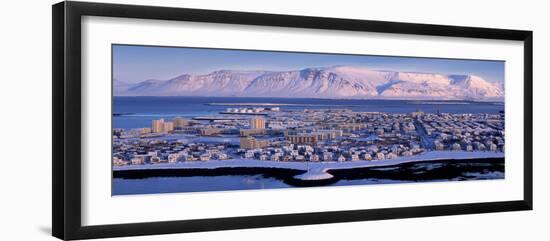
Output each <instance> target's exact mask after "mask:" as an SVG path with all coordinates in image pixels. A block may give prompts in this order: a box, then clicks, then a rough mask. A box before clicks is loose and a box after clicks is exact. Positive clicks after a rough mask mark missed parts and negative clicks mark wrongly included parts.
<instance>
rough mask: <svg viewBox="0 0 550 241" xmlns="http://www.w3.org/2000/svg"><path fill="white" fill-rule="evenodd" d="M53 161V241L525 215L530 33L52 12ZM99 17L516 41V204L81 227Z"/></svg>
mask: <svg viewBox="0 0 550 241" xmlns="http://www.w3.org/2000/svg"><path fill="white" fill-rule="evenodd" d="M52 16H53V17H52V18H53V19H52V24H53V34H52V37H53V40H52V51H53V54H52V56H53V57H52V62H53V70H52V79H53V86H52V89H53V99H52V103H53V119H52V123H53V125H52V131H53V135H52V136H53V138H52V143H53V150H52V153H53V156H52V160H53V161H52V175H53V182H52V189H53V195H52V233H53V236H55V237H57V238H60V239H66V240H69V239H88V238H106V237H120V236H135V235H151V234H168V233H185V232H200V231H214V230H229V229H244V228H261V227H276V226H290V225H309V224H322V223H337V222H351V221H366V220H380V219H397V218H413V217H427V216H442V215H457V214H473V213H489V212H502V211H518V210H532V207H533V206H532V205H533V181H532V180H533V178H532V176H533V175H532V173H533V152H532V147H533V143H532V133H533V127H532V122H533V97H532V94H533V32H532V31H523V30H507V29H491V28H475V27H459V26H443V25H429V24H414V23H397V22H383V21H366V20H353V19H336V18H323V17H306V16H290V15H277V14H262V13H247V12H229V11H215V10H197V9H184V8H171V7H151V6H136V5H120V4H105V3H90V2H70V1H68V2H67V1H66V2H60V3H57V4H55V5H53V6H52ZM83 16H103V17H120V18H135V19H158V20H175V21H193V22H206V23H228V24H244V25H258V26H280V27H295V28H311V29H328V30H348V31H363V32H378V33H396V34H414V35H425V36H450V37H467V38H481V39H498V40H516V41H522V42H523V44H524V76H523V77H524V86H525V88H524V123H525V124H524V153H523V155H524V163H523V165H524V180H523V182H524V185H523V190H524V193H523V199H521V200H509V201H500V202H484V203H464V204H455V205H433V206H420V207H400V208H383V209H365V210H342V211H332V212H315V213H296V214H282V215H264V216H247V217H234V218H212V219H199V220H180V221H178V220H174V221H163V222H140V220H136V223H125V224H113V225H98V226H82V224H81V214H82V206H81V191H82V190H81V159H80V157H81V138H82V137H83V136H82V134H81V115H80V113H81V108H82V107H81V88H82V84H81V71H82V70H81V57H82V52H81V17H83Z"/></svg>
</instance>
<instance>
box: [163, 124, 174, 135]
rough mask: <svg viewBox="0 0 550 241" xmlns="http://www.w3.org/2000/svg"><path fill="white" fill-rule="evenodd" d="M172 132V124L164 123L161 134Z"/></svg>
mask: <svg viewBox="0 0 550 241" xmlns="http://www.w3.org/2000/svg"><path fill="white" fill-rule="evenodd" d="M171 131H174V122H171V121H166V122H164V126H163V128H162V132H165V133H166V132H171Z"/></svg>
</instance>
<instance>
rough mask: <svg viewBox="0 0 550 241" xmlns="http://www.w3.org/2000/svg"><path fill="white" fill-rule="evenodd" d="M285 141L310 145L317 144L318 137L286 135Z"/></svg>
mask: <svg viewBox="0 0 550 241" xmlns="http://www.w3.org/2000/svg"><path fill="white" fill-rule="evenodd" d="M285 140H287V141H290V143H292V144H310V145H313V144H315V143H317V141H318V136H317V135H316V134H310V133H303V134H297V135H286V136H285Z"/></svg>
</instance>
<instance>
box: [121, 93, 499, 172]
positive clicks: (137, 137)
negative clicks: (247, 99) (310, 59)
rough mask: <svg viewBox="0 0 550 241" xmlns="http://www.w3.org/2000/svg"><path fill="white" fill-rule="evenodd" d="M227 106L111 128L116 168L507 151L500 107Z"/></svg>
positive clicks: (248, 104)
mask: <svg viewBox="0 0 550 241" xmlns="http://www.w3.org/2000/svg"><path fill="white" fill-rule="evenodd" d="M212 104H216V103H212ZM220 105H223V103H222V104H220ZM227 105H228V106H231V107H230V108H226V109H225V110H224V111H220V112H219V113H218V114H216V115H207V116H197V117H194V118H189V119H187V118H182V117H175V118H172V119H170V120H167V119H162V118H161V119H156V120H153V121H152V123H151V126H149V127H142V128H131V129H124V128H116V129H113V154H112V155H113V157H112V158H113V160H112V161H113V165H114V166H127V165H155V164H161V163H180V162H209V161H224V160H257V161H266V162H360V161H369V162H376V161H380V160H389V159H396V158H403V157H411V156H416V155H420V154H423V153H427V152H431V151H462V152H504V113H503V112H501V113H498V114H484V113H473V114H451V113H424V112H422V111H421V110H417V111H414V112H411V113H401V114H397V113H382V112H358V111H352V110H350V109H346V108H339V109H332V108H328V109H301V110H295V109H293V110H287V109H285V106H284V105H282V106H275V105H271V104H269V103H260V104H257V103H256V104H255V103H239V104H227Z"/></svg>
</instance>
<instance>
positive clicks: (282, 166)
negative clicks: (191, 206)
mask: <svg viewBox="0 0 550 241" xmlns="http://www.w3.org/2000/svg"><path fill="white" fill-rule="evenodd" d="M441 152H446V151H439V152H428V153H425V154H422V155H418V156H412V157H408V158H407V159H405V158H397V159H392V160H380V161H356V162H343V163H339V162H326V163H323V162H319V163H303V162H300V163H294V162H288V163H287V162H271V161H256V160H227V161H212V163H208V162H203V163H175V164H154V165H139V166H137V165H136V166H133V167H132V166H122V167H114V168H113V178H123V179H144V178H151V177H180V176H183V177H189V176H222V175H257V174H262V175H264V176H266V177H274V178H277V179H280V180H283V181H284V182H285V183H287V184H289V185H292V186H323V185H329V184H332V183H335V182H338V181H339V180H341V179H349V178H350V177H351V178H352V179H355V178H356V177H361V178H368V177H369V175H375V176H378V177H381V178H384V177H385V176H388V175H389V176H391V177H392V178H396V177H397V178H405V179H407V180H409V179H410V180H416V179H420V180H423V179H426V178H422V177H421V176H414V175H413V176H411V175H404V174H401V175H404V176H399V175H397V176H395V173H393V172H387V173H386V172H384V171H373V170H375V169H377V168H390V169H391V168H397V169H401V168H405V169H406V168H407V167H410V166H413V165H416V164H423V163H426V164H429V163H431V162H438V163H445V165H446V166H447V165H453V164H457V163H486V164H487V165H489V166H495V165H497V166H499V165H500V164H502V166H503V165H504V153H497V152H479V153H474V154H477V155H470V156H464V153H457V152H455V153H456V154H463V155H454V156H451V157H449V156H440V155H438V154H443V153H441ZM430 153H431V154H430ZM466 153H471V152H466ZM481 153H484V154H485V155H479V154H481ZM415 157H416V158H415ZM422 157H424V158H422ZM430 157H431V158H430ZM436 157H438V158H436ZM426 158H430V159H426ZM214 162H215V163H214ZM262 162H264V163H262ZM199 164H202V165H199ZM151 166H155V167H154V168H152V167H151ZM456 168H458V169H457V170H451V169H449V170H446V171H445V173H447V174H449V173H454V174H456V172H457V171H459V169H465V170H466V169H468V168H471V165H465V166H464V167H456ZM405 169H404V170H401V172H405ZM502 171H504V169H503V168H502ZM430 175H431V176H441V174H433V173H432V174H430ZM443 176H445V175H443ZM426 180H429V178H428V179H426Z"/></svg>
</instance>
